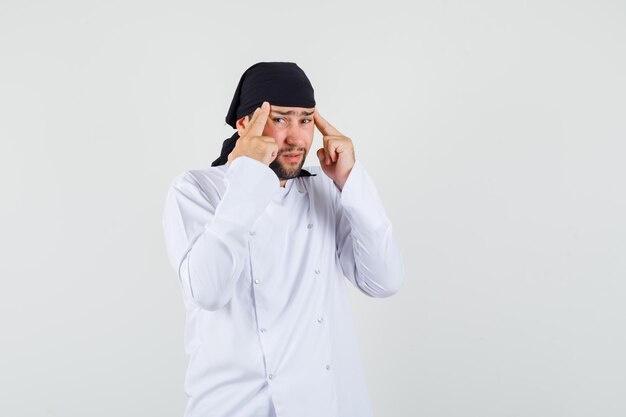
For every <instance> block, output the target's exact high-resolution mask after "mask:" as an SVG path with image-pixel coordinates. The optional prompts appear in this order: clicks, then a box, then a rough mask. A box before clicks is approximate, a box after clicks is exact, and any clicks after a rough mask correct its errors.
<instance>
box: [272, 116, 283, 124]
mask: <svg viewBox="0 0 626 417" xmlns="http://www.w3.org/2000/svg"><path fill="white" fill-rule="evenodd" d="M274 121H275V122H276V123H284V122H285V118H284V117H276V118H274Z"/></svg>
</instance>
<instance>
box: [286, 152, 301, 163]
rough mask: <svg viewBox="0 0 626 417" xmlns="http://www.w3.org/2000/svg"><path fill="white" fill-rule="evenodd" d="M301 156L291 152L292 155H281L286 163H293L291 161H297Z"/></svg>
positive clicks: (298, 153) (299, 153)
mask: <svg viewBox="0 0 626 417" xmlns="http://www.w3.org/2000/svg"><path fill="white" fill-rule="evenodd" d="M302 155H303V152H293V153H284V154H282V155H281V157H283V158H284V159H286V160H287V161H290V162H293V161H299V160H300V158H301V157H302Z"/></svg>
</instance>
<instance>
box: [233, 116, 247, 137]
mask: <svg viewBox="0 0 626 417" xmlns="http://www.w3.org/2000/svg"><path fill="white" fill-rule="evenodd" d="M249 125H250V118H249V117H248V116H243V117H242V118H241V119H239V120H237V123H236V126H237V132H238V133H239V137H241V136H243V133H244V132H245V131H246V129H247V128H248V126H249Z"/></svg>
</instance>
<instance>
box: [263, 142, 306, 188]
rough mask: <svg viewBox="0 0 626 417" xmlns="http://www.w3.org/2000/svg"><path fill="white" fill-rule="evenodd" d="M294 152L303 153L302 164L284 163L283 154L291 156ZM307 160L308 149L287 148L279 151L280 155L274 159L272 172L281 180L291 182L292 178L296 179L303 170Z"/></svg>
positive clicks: (271, 166) (271, 164)
mask: <svg viewBox="0 0 626 417" xmlns="http://www.w3.org/2000/svg"><path fill="white" fill-rule="evenodd" d="M294 152H303V153H302V156H301V160H300V162H288V161H283V160H282V159H281V156H282V155H283V154H289V153H294ZM305 159H306V149H304V148H287V149H282V150H280V151H278V155H276V159H274V160H273V161H272V162H271V163H270V168H271V169H272V171H274V172H275V173H276V175H277V176H278V178H279V179H281V180H289V179H291V178H296V177H297V176H298V175H299V174H300V171H301V170H302V166H303V165H304V160H305Z"/></svg>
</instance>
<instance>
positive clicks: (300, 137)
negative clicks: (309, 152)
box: [285, 123, 305, 147]
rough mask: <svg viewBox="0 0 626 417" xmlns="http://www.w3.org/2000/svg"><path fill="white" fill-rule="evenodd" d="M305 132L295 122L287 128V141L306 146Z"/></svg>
mask: <svg viewBox="0 0 626 417" xmlns="http://www.w3.org/2000/svg"><path fill="white" fill-rule="evenodd" d="M304 139H305V137H304V132H303V131H302V129H301V128H300V127H299V126H298V124H296V123H294V124H292V125H290V126H289V128H288V129H287V136H285V143H286V144H288V145H289V146H298V147H304V144H305V140H304Z"/></svg>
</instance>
